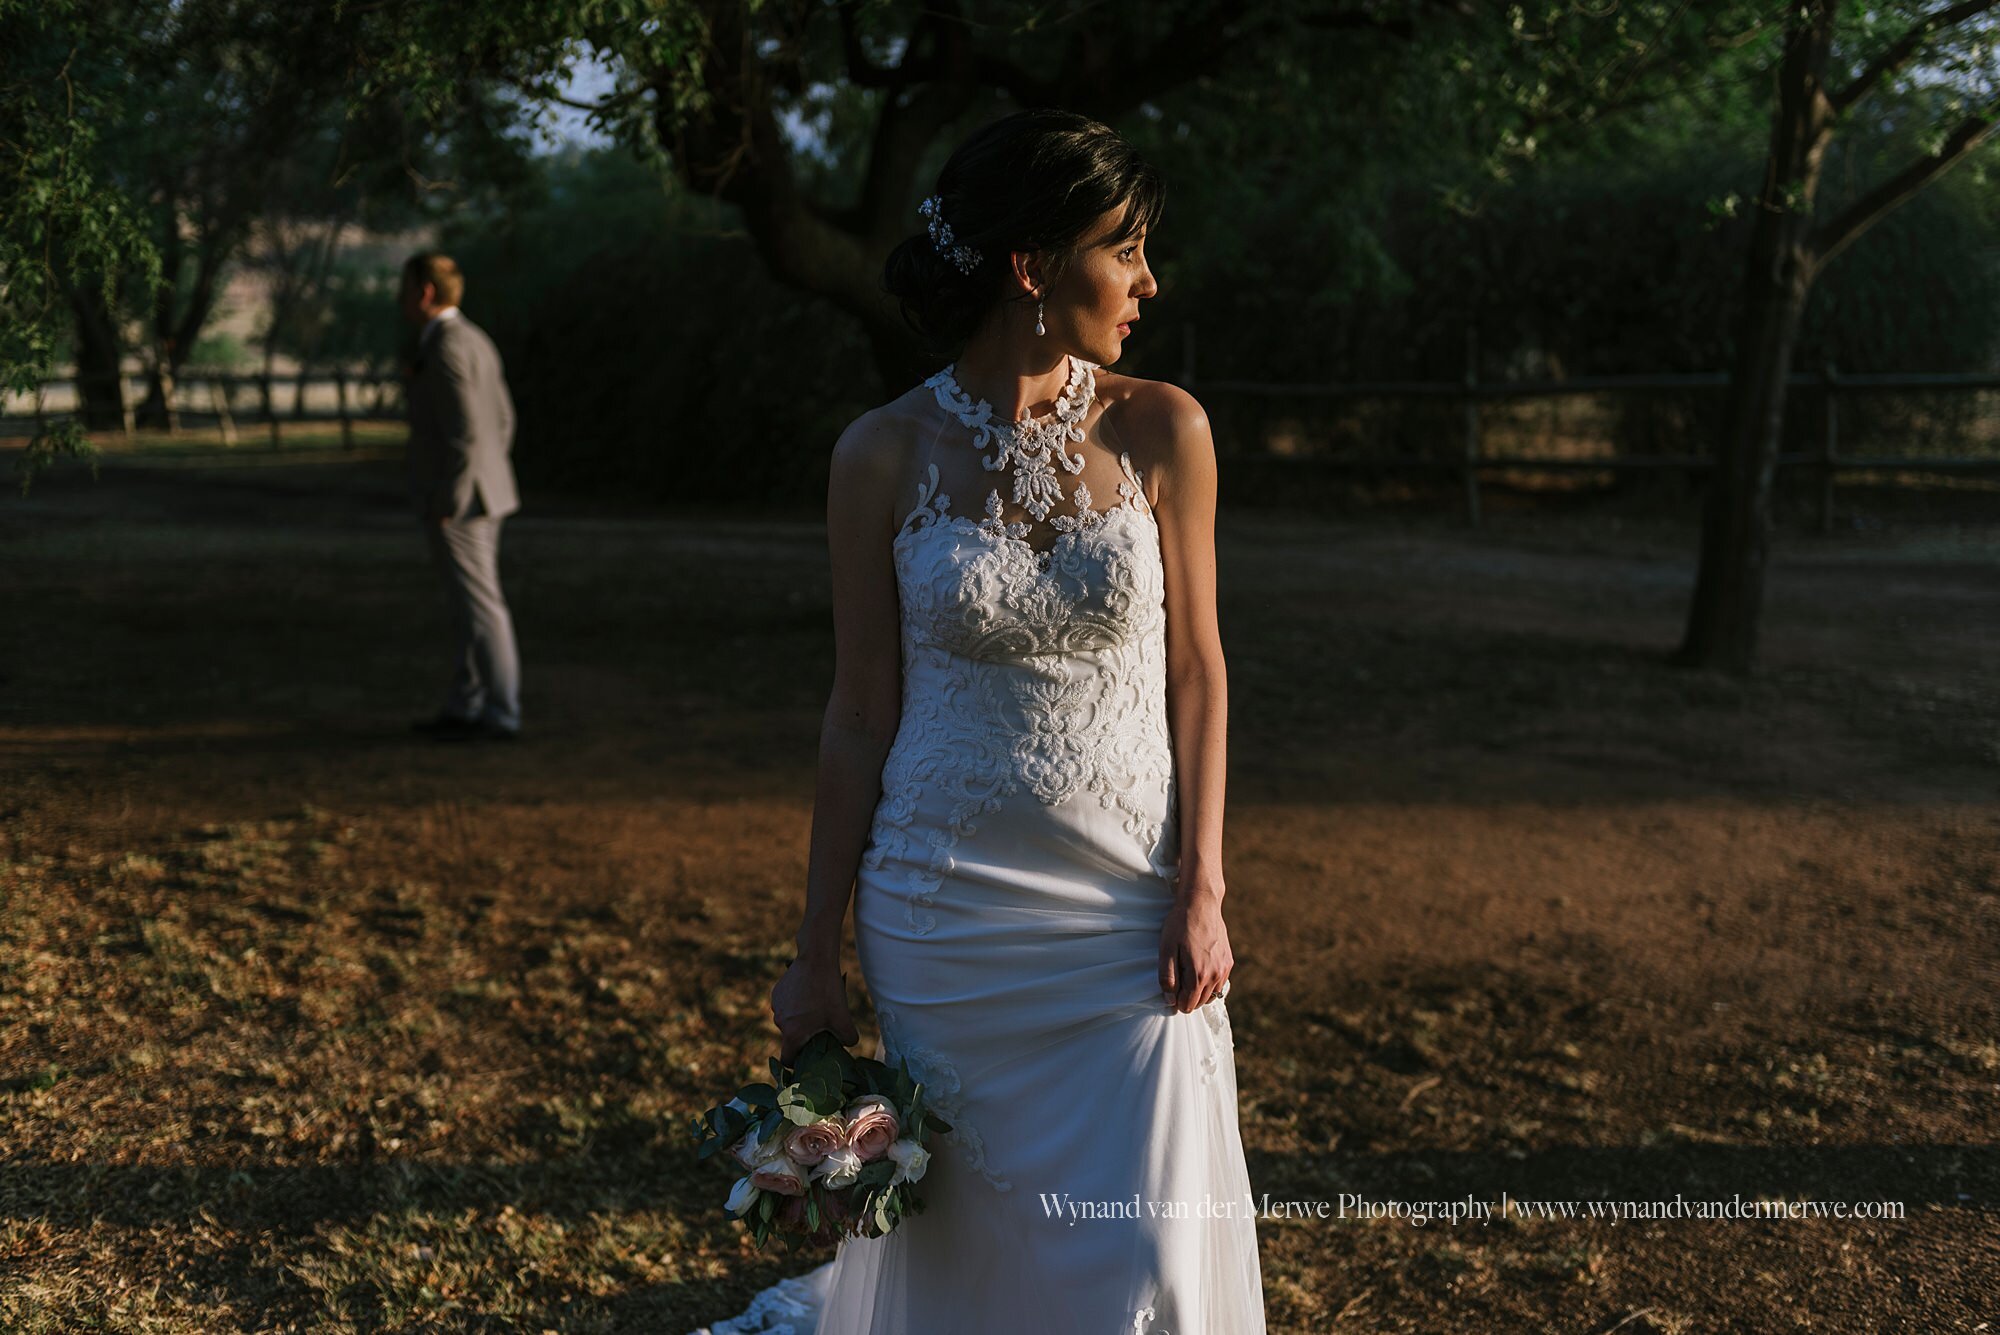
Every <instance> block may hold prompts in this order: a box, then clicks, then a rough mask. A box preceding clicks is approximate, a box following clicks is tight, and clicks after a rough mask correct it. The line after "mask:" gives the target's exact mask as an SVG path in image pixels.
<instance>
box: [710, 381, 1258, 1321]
mask: <svg viewBox="0 0 2000 1335" xmlns="http://www.w3.org/2000/svg"><path fill="white" fill-rule="evenodd" d="M953 369H954V368H951V367H947V368H946V369H945V370H943V371H941V372H939V373H938V374H937V375H936V376H933V377H932V378H931V380H930V381H928V382H927V384H928V386H929V387H930V388H931V389H932V390H933V391H934V394H935V397H936V400H937V405H938V408H939V414H938V422H937V429H936V430H935V432H932V433H928V435H929V439H928V441H927V444H926V447H925V448H924V449H922V450H920V451H919V458H918V460H917V461H916V478H915V499H916V506H915V508H914V509H912V510H910V511H909V512H908V514H907V517H906V518H905V519H904V521H903V524H902V526H901V528H900V530H899V531H898V532H897V534H896V537H895V539H894V557H895V568H896V577H897V584H898V589H899V592H900V596H901V604H902V661H903V696H902V700H903V714H902V723H901V726H900V729H899V731H898V733H897V735H896V738H895V742H894V744H893V746H892V748H891V750H890V752H889V755H888V758H887V760H886V762H885V764H884V765H883V770H882V795H881V798H880V801H879V802H878V804H877V806H876V808H875V814H874V819H873V822H872V825H871V828H870V833H869V841H868V845H867V849H866V851H865V853H864V854H863V857H862V859H861V866H860V869H859V874H858V877H857V882H856V894H855V901H854V913H855V936H856V946H857V951H858V955H859V959H860V964H861V970H862V974H863V976H864V977H865V979H866V981H867V984H868V990H869V992H870V994H871V995H872V997H873V999H874V1003H875V1010H876V1014H877V1016H878V1018H879V1020H880V1027H881V1032H882V1045H881V1047H880V1048H879V1049H877V1051H876V1052H875V1054H874V1055H875V1056H878V1057H880V1058H882V1059H883V1060H888V1061H895V1060H898V1059H901V1060H904V1061H907V1062H908V1063H909V1066H910V1069H911V1071H912V1073H913V1074H914V1075H915V1076H916V1077H917V1078H918V1079H920V1080H922V1081H923V1082H924V1083H925V1086H926V1089H927V1091H928V1097H929V1098H930V1100H931V1101H932V1102H933V1103H934V1104H935V1105H936V1106H937V1108H938V1110H939V1113H940V1115H942V1116H943V1117H944V1118H945V1119H946V1120H947V1121H949V1122H950V1123H951V1124H952V1127H953V1130H952V1132H951V1133H950V1134H949V1135H946V1136H944V1137H942V1138H941V1140H940V1142H939V1143H938V1144H937V1145H935V1146H934V1149H935V1151H936V1152H935V1153H934V1155H933V1157H932V1159H931V1163H930V1167H929V1171H928V1172H927V1173H926V1175H925V1177H924V1178H923V1180H922V1182H921V1184H920V1186H919V1191H920V1193H921V1194H922V1195H923V1196H924V1198H925V1200H926V1203H927V1208H926V1210H925V1211H924V1213H922V1214H917V1215H913V1216H910V1217H909V1218H907V1219H906V1220H904V1222H903V1223H902V1224H901V1225H900V1226H899V1227H898V1228H897V1229H896V1230H895V1231H894V1232H893V1233H891V1234H889V1235H888V1236H887V1237H884V1238H871V1239H858V1240H850V1241H847V1242H843V1243H841V1244H840V1246H839V1249H838V1252H837V1254H836V1255H835V1257H834V1259H832V1260H831V1261H828V1262H826V1263H825V1264H822V1265H820V1266H819V1267H817V1268H816V1269H813V1270H810V1271H808V1272H807V1273H805V1274H803V1275H800V1276H796V1277H794V1278H792V1279H788V1280H786V1281H784V1282H782V1283H780V1284H777V1285H775V1286H773V1287H771V1288H769V1289H767V1290H765V1291H764V1292H763V1293H761V1294H759V1295H757V1298H756V1300H755V1302H753V1304H752V1305H751V1307H750V1309H749V1310H748V1311H746V1312H744V1313H742V1314H741V1315H739V1316H737V1317H735V1318H732V1319H730V1320H727V1321H722V1322H718V1323H717V1324H715V1325H714V1326H712V1327H705V1328H704V1330H703V1331H700V1332H696V1335H741V1333H742V1332H750V1331H755V1332H765V1333H767V1335H776V1333H778V1332H786V1333H788V1335H1259V1333H1260V1332H1262V1331H1263V1330H1264V1329H1265V1325H1264V1301H1263V1284H1262V1275H1261V1271H1260V1267H1259V1261H1258V1256H1257V1234H1256V1219H1255V1215H1254V1212H1253V1209H1252V1203H1251V1195H1250V1181H1249V1174H1248V1170H1247V1167H1246V1165H1245V1162H1244V1156H1243V1146H1242V1142H1241V1139H1240V1137H1239V1133H1238V1127H1237V1112H1236V1066H1235V1054H1234V1050H1233V1048H1232V1045H1231V1038H1230V1028H1229V1014H1228V1011H1227V1010H1226V1009H1225V1002H1224V1001H1223V1000H1222V999H1220V998H1218V999H1216V1000H1214V1001H1212V1002H1210V1003H1209V1004H1207V1005H1206V1006H1202V1007H1200V1008H1198V1009H1197V1010H1196V1011H1195V1012H1194V1013H1192V1014H1185V1015H1184V1014H1180V1013H1178V1012H1176V1011H1175V1010H1174V1009H1173V1008H1172V1006H1171V1005H1170V1004H1169V1003H1168V1002H1167V1000H1166V999H1165V998H1164V997H1163V996H1162V995H1161V991H1160V985H1159V981H1158V977H1157V969H1158V951H1159V944H1160V934H1161V930H1162V926H1163V922H1164V919H1165V917H1166V915H1167V912H1168V909H1169V908H1170V906H1171V905H1172V902H1173V897H1174V883H1175V879H1176V877H1177V875H1178V860H1179V850H1178V840H1179V834H1178V826H1177V822H1176V811H1177V804H1176V800H1175V791H1174V761H1173V752H1172V746H1171V739H1170V735H1169V731H1168V723H1167V712H1166V644H1165V621H1166V613H1165V607H1164V602H1163V595H1164V576H1163V568H1162V564H1161V556H1160V542H1159V532H1158V529H1157V527H1156V526H1155V522H1154V519H1153V515H1152V511H1151V507H1150V506H1149V505H1148V504H1147V500H1146V496H1145V493H1144V490H1143V484H1142V480H1141V477H1140V475H1139V473H1138V471H1137V470H1136V469H1135V468H1134V467H1133V466H1132V463H1131V460H1130V457H1129V455H1128V454H1126V453H1124V452H1117V453H1115V454H1114V452H1113V451H1112V449H1110V448H1109V447H1107V446H1106V445H1104V444H1103V443H1101V441H1100V440H1099V439H1098V438H1097V437H1096V436H1094V435H1093V432H1092V427H1093V426H1094V425H1096V422H1097V419H1098V418H1099V417H1100V416H1101V409H1100V411H1099V413H1097V414H1093V413H1092V411H1091V409H1092V406H1093V404H1094V403H1095V400H1096V381H1095V374H1094V373H1095V371H1096V369H1097V368H1096V367H1095V366H1094V365H1093V364H1091V363H1089V362H1085V361H1082V360H1080V359H1075V358H1072V359H1071V365H1070V376H1069V379H1068V381H1067V388H1066V390H1065V392H1064V394H1063V395H1062V396H1061V398H1060V400H1059V402H1058V405H1057V408H1056V411H1055V412H1053V413H1052V414H1050V415H1048V416H1046V417H1042V418H1036V419H1031V420H1027V421H1023V422H1020V423H1009V422H1006V421H1004V420H999V419H996V418H995V416H994V414H993V412H992V409H991V407H990V405H988V404H986V403H984V402H981V403H978V404H974V403H973V401H972V399H971V397H970V396H969V395H968V394H966V393H965V391H964V390H963V389H962V388H961V387H960V386H959V384H958V382H957V380H956V379H955V377H954V376H953ZM1010 474H1011V486H1010V489H1009V490H1010V493H1011V495H1012V497H1013V501H1014V504H1013V506H1011V507H1010V506H1009V505H1008V504H1007V503H1006V502H1005V501H1004V500H1003V498H1002V495H1001V491H1000V489H999V487H998V486H996V485H995V483H996V481H1000V480H1007V479H1008V478H1009V475H1010ZM1066 475H1067V476H1069V477H1072V478H1074V479H1075V481H1074V482H1073V483H1072V484H1071V485H1070V486H1068V487H1067V488H1065V486H1064V482H1063V479H1064V477H1065V476H1066ZM1092 478H1096V480H1097V485H1096V486H1095V487H1093V486H1091V485H1090V483H1091V479H1092ZM1093 493H1096V494H1101V495H1107V496H1108V495H1114V494H1115V495H1116V496H1118V497H1119V500H1118V501H1117V503H1116V504H1113V505H1110V506H1109V507H1107V508H1105V509H1102V510H1098V509H1093V508H1092V503H1093V502H1092V497H1093ZM953 494H957V495H967V496H983V500H984V513H983V514H978V515H972V514H962V513H958V512H956V511H954V510H953V509H952V508H951V504H950V498H951V496H952V495H953ZM1010 511H1011V513H1010Z"/></svg>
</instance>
